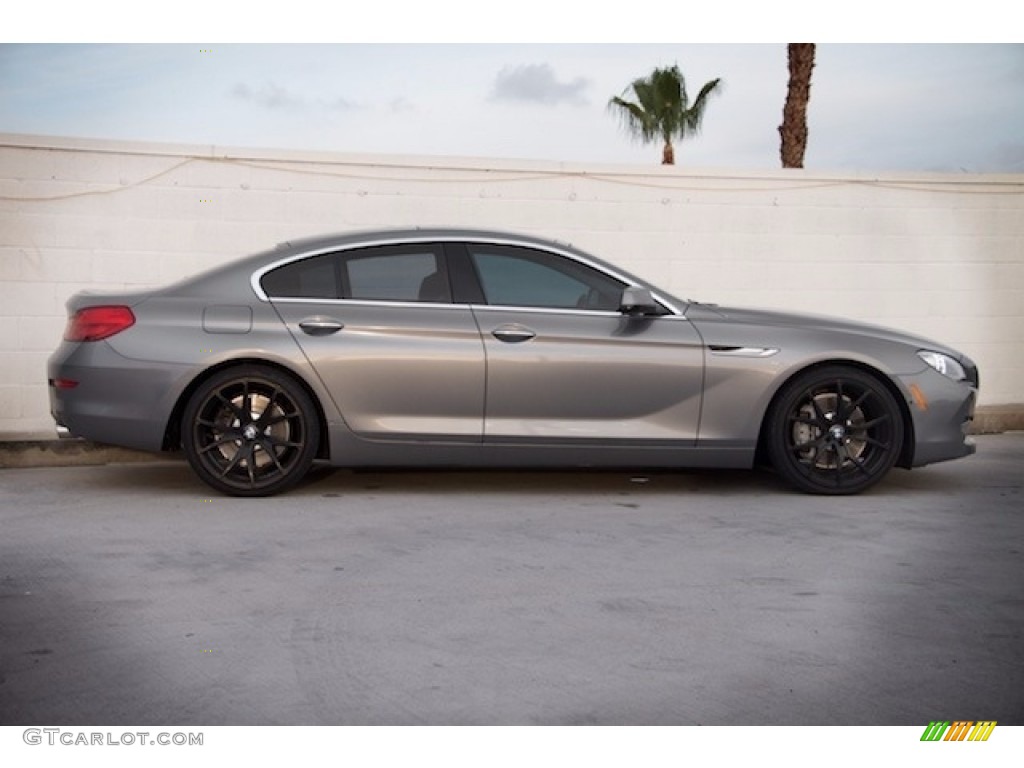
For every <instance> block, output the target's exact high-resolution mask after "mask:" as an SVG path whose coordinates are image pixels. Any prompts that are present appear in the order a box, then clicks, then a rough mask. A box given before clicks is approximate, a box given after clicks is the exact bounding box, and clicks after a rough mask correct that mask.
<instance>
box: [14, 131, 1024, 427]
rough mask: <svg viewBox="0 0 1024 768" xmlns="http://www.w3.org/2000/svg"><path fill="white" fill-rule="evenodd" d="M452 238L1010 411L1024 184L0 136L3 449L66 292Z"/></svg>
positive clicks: (1023, 271) (1021, 333)
mask: <svg viewBox="0 0 1024 768" xmlns="http://www.w3.org/2000/svg"><path fill="white" fill-rule="evenodd" d="M410 225H412V226H416V225H422V226H428V225H456V226H473V227H483V228H495V229H502V230H510V231H519V232H526V233H530V234H535V235H541V236H545V237H550V238H554V239H559V240H563V241H569V242H571V243H573V244H574V245H577V246H579V247H581V248H583V249H584V250H589V251H592V252H594V253H595V254H596V255H598V256H602V257H605V258H607V259H609V260H611V261H613V262H617V263H619V264H621V265H622V266H623V267H625V268H626V269H628V270H631V271H633V272H636V273H638V274H640V275H642V276H644V277H646V278H648V279H650V280H652V281H653V282H655V283H658V284H661V285H663V286H665V287H667V288H668V289H669V290H670V291H672V292H674V293H676V294H678V295H681V296H683V297H685V298H695V299H699V300H703V301H714V302H718V303H742V304H745V305H750V306H761V307H775V308H785V309H791V310H802V311H808V312H814V313H823V314H834V315H839V316H846V317H851V318H857V319H863V320H869V321H872V322H877V323H882V324H886V325H891V326H894V327H896V328H902V329H905V330H908V331H912V332H916V333H920V334H924V335H926V336H931V337H935V338H937V339H940V340H942V341H943V342H945V343H948V344H951V345H953V346H955V347H958V348H960V349H962V350H963V351H965V352H966V353H968V354H969V355H971V356H972V357H974V358H975V359H976V360H977V362H978V363H979V365H980V367H981V375H982V395H981V402H982V403H983V404H1008V403H1024V175H1020V174H1017V175H1012V176H1005V175H1001V176H993V175H985V176H974V175H948V174H943V175H935V174H931V175H924V174H920V175H912V176H911V175H903V174H901V175H894V174H887V175H883V176H854V175H829V174H821V173H815V172H810V171H806V172H805V171H786V172H783V171H781V170H780V171H777V172H757V173H740V172H735V171H729V172H694V171H687V170H686V169H685V168H663V167H659V166H651V167H646V166H645V167H632V166H583V165H562V164H555V163H541V162H523V161H502V160H476V159H463V158H459V159H454V158H426V157H393V156H387V157H375V156H355V155H338V154H324V153H302V152H290V151H254V150H239V149H228V148H221V147H198V146H187V147H183V146H170V145H155V144H130V143H125V142H105V141H91V140H89V141H87V140H80V139H53V138H44V137H39V136H11V135H0V437H2V436H5V435H6V436H12V435H16V434H18V435H41V434H49V433H51V430H52V427H51V422H50V419H49V415H48V401H47V391H46V383H45V361H46V358H47V356H48V355H49V353H50V352H51V351H52V350H53V349H54V348H55V347H56V346H57V344H58V341H59V339H60V335H61V332H62V330H63V326H64V322H65V315H64V301H65V300H66V299H67V298H68V296H70V295H71V294H72V293H74V292H75V291H78V290H82V289H97V290H102V289H111V288H116V289H122V288H144V287H147V286H153V285H159V284H163V283H166V282H169V281H171V280H174V279H177V278H179V277H182V276H184V275H187V274H189V273H192V272H195V271H197V270H199V269H202V268H204V267H206V266H209V265H213V264H216V263H219V262H222V261H225V260H229V259H231V258H234V257H237V256H241V255H244V254H246V253H250V252H253V251H256V250H262V249H264V248H266V247H268V246H270V245H273V244H275V243H277V242H279V241H281V240H285V239H288V238H291V237H296V236H306V235H312V234H321V233H325V232H336V231H345V230H353V229H367V228H374V227H394V226H410Z"/></svg>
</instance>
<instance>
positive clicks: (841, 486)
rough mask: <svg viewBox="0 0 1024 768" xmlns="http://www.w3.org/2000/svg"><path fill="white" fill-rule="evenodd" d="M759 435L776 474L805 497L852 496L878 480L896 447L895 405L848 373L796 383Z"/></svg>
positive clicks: (811, 374)
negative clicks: (765, 429) (763, 440)
mask: <svg viewBox="0 0 1024 768" xmlns="http://www.w3.org/2000/svg"><path fill="white" fill-rule="evenodd" d="M766 428H767V435H766V444H767V447H768V456H769V458H770V459H771V462H772V464H773V465H774V467H775V469H776V471H777V472H778V473H779V474H780V475H782V477H783V478H784V479H785V480H786V481H787V482H788V483H790V484H791V485H793V486H794V487H796V488H797V489H799V490H801V491H804V492H806V493H816V494H825V495H845V494H853V493H860V492H861V491H863V490H866V489H867V488H870V487H871V486H873V485H874V484H875V483H877V482H878V481H879V480H881V479H882V478H883V477H885V475H886V473H888V471H889V470H890V469H891V468H892V466H893V464H895V463H896V459H897V458H898V457H899V455H900V451H901V449H902V447H903V434H904V424H903V416H902V413H901V411H900V408H899V404H898V403H897V402H896V399H895V398H894V397H893V396H892V394H891V393H890V392H889V389H888V387H886V386H885V384H883V383H882V382H881V381H880V380H878V379H877V378H875V377H874V376H873V375H871V374H870V373H868V372H866V371H862V370H860V369H858V368H853V367H850V366H841V365H834V366H828V367H823V368H816V369H813V370H809V371H807V372H805V373H803V374H801V375H798V376H797V377H796V378H795V379H793V380H792V381H790V382H789V383H788V384H786V385H785V386H784V387H783V388H782V390H780V392H779V393H778V395H777V396H776V398H775V400H774V402H773V404H772V406H771V410H770V412H769V415H768V420H767V426H766Z"/></svg>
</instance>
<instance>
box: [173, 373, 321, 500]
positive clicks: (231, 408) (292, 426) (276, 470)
mask: <svg viewBox="0 0 1024 768" xmlns="http://www.w3.org/2000/svg"><path fill="white" fill-rule="evenodd" d="M181 434H182V444H183V447H184V450H185V455H186V456H187V457H188V461H189V464H191V465H192V469H193V470H195V472H196V474H197V475H199V477H200V479H202V480H203V482H205V483H207V484H208V485H210V486H211V487H213V488H215V489H217V490H218V491H221V492H222V493H226V494H230V495H232V496H270V495H273V494H275V493H280V492H281V491H284V490H286V489H288V488H290V487H292V486H293V485H295V483H297V482H298V481H299V480H301V479H302V478H303V476H304V475H305V474H306V472H307V471H308V470H309V468H310V466H311V465H312V463H313V459H314V458H315V457H316V452H317V447H318V443H319V435H320V432H319V427H318V423H317V411H316V408H315V407H314V405H313V402H312V400H311V399H310V397H309V395H308V394H306V392H305V390H304V389H303V388H302V387H301V386H300V385H299V384H298V383H297V382H296V381H295V380H294V379H293V378H292V377H290V376H288V375H286V374H284V373H281V372H279V371H277V370H275V369H273V368H268V367H264V366H254V365H248V366H241V367H238V368H230V369H226V370H223V371H220V372H218V373H216V374H214V375H213V376H212V377H211V378H210V379H208V380H207V381H205V382H203V384H202V385H200V387H199V388H198V389H197V390H196V391H195V392H194V393H193V395H192V397H191V398H190V399H189V402H188V405H187V406H186V408H185V412H184V415H183V418H182V425H181Z"/></svg>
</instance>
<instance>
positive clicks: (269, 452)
mask: <svg viewBox="0 0 1024 768" xmlns="http://www.w3.org/2000/svg"><path fill="white" fill-rule="evenodd" d="M259 445H260V447H261V448H262V449H263V452H264V453H265V454H267V456H269V457H270V460H271V461H273V462H274V466H275V467H277V471H278V472H281V473H283V472H284V467H283V466H282V465H281V460H280V459H278V458H277V451H275V450H274V449H273V446H270V449H269V450H268V449H267V446H266V445H264V444H263V443H260V444H259Z"/></svg>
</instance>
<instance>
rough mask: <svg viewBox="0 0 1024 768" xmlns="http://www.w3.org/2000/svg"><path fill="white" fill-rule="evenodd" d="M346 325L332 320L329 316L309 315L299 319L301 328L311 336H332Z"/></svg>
mask: <svg viewBox="0 0 1024 768" xmlns="http://www.w3.org/2000/svg"><path fill="white" fill-rule="evenodd" d="M344 327H345V324H344V323H342V322H339V321H338V320H331V319H330V318H329V317H307V318H306V319H305V320H300V321H299V328H301V329H302V332H303V333H306V334H308V335H310V336H330V335H331V334H332V333H337V332H338V331H340V330H341V329H342V328H344Z"/></svg>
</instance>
